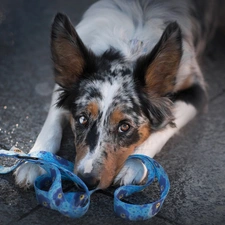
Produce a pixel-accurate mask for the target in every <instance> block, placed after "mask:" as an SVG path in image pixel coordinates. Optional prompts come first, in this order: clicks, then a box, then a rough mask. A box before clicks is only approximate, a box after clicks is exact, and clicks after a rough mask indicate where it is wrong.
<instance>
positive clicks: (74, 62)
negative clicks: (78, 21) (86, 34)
mask: <svg viewBox="0 0 225 225" xmlns="http://www.w3.org/2000/svg"><path fill="white" fill-rule="evenodd" d="M51 52H52V59H53V62H54V68H55V80H56V83H58V84H59V85H60V86H62V87H63V88H70V87H71V86H72V85H73V84H74V83H75V82H76V81H77V80H78V79H79V77H80V76H81V75H82V74H83V73H84V71H85V70H87V69H89V70H90V69H93V68H94V67H95V65H94V62H95V60H94V57H95V56H94V54H93V53H92V52H91V51H90V50H88V49H87V48H86V47H85V45H84V44H83V42H82V40H81V39H80V37H79V36H78V34H77V32H76V30H75V29H74V27H73V25H72V24H71V22H70V20H69V19H68V17H67V16H66V15H64V14H61V13H58V14H57V15H56V16H55V19H54V22H53V24H52V32H51ZM87 65H88V66H87Z"/></svg>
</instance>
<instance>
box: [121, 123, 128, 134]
mask: <svg viewBox="0 0 225 225" xmlns="http://www.w3.org/2000/svg"><path fill="white" fill-rule="evenodd" d="M129 129H130V125H129V124H127V123H123V124H121V125H120V126H119V129H118V131H119V132H120V133H122V132H126V131H128V130H129Z"/></svg>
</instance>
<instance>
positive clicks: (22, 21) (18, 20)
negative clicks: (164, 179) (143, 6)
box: [0, 0, 225, 225]
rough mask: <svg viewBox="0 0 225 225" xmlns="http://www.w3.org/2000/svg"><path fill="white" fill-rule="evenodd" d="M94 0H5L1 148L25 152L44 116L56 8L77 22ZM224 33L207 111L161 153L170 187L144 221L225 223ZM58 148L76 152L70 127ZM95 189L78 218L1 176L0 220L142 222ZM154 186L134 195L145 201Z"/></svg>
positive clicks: (215, 50) (213, 58)
mask: <svg viewBox="0 0 225 225" xmlns="http://www.w3.org/2000/svg"><path fill="white" fill-rule="evenodd" d="M92 2H94V1H91V0H86V1H82V2H81V1H72V0H70V1H66V4H65V1H62V0H55V1H44V0H40V1H26V0H18V1H13V0H1V1H0V147H6V148H9V147H10V146H12V145H16V146H18V147H20V148H22V149H24V150H25V151H28V150H29V149H30V148H31V147H32V145H33V143H34V140H35V138H36V136H37V135H38V132H39V131H40V129H41V126H42V124H43V122H44V120H45V117H46V114H47V111H48V107H49V104H50V99H51V89H52V87H53V85H54V83H53V74H52V70H51V60H50V51H49V29H50V24H51V21H52V18H53V16H54V14H55V13H56V12H57V11H61V12H64V13H66V14H68V15H69V16H70V17H71V20H72V21H73V22H74V23H75V24H76V23H77V22H78V21H79V20H80V18H81V16H82V13H83V12H84V10H85V9H86V8H87V7H88V6H89V5H90V4H91V3H92ZM224 40H225V37H224V36H223V34H221V33H218V34H217V36H216V38H215V39H214V40H213V41H212V43H211V44H210V48H209V51H208V52H207V54H206V55H205V57H204V58H203V60H202V66H203V72H204V74H205V77H206V80H207V82H208V84H209V85H208V86H209V100H210V101H209V109H208V113H207V114H204V115H200V116H198V118H196V119H195V120H194V121H192V122H191V123H190V124H189V125H188V126H187V127H185V128H184V129H182V131H181V132H180V134H179V135H177V136H175V137H174V138H172V139H171V141H170V142H169V143H168V144H167V145H166V146H165V147H164V149H163V151H162V152H161V153H160V154H159V155H158V156H157V157H156V159H157V160H158V161H159V162H160V163H161V164H162V165H163V167H164V168H165V170H166V171H167V173H168V175H169V177H170V181H171V190H170V193H169V195H168V198H167V199H166V201H165V203H164V206H163V208H162V210H161V211H160V213H159V214H158V215H157V216H156V217H154V218H153V219H151V220H149V221H145V222H142V224H156V225H157V224H159V225H164V224H165V225H168V224H175V225H178V224H179V225H186V224H187V225H189V224H196V225H199V224H204V225H207V224H209V225H213V224H217V225H222V224H225V173H224V164H225V129H224V127H225V118H224V116H225V94H224V92H225V63H224V62H225V41H224ZM60 154H61V155H62V156H63V157H65V158H67V159H70V160H73V158H74V154H75V153H74V146H73V141H72V133H71V131H70V129H69V128H68V127H67V128H66V130H65V133H64V138H63V143H62V151H60ZM107 193H108V194H104V193H96V194H95V195H94V196H93V197H92V201H91V206H90V210H89V211H88V213H87V214H86V215H85V216H84V217H82V218H80V219H77V220H72V219H69V218H66V217H64V216H62V215H59V213H57V212H55V211H52V210H48V209H44V208H42V207H40V206H38V205H37V203H36V200H35V197H34V192H33V190H32V189H31V190H28V191H24V190H22V189H20V188H18V187H17V186H15V184H14V180H13V176H12V175H11V174H9V175H0V224H1V225H6V224H16V225H17V224H31V225H32V224H139V223H134V222H127V221H124V220H122V219H120V218H118V217H116V216H115V214H114V213H113V199H112V197H111V196H110V194H111V193H112V189H109V190H107ZM152 196H154V194H153V192H152V188H149V189H146V190H145V191H143V192H142V193H140V194H138V195H136V196H134V197H133V198H131V199H129V200H130V201H134V202H136V203H137V202H143V201H145V200H146V199H149V198H152Z"/></svg>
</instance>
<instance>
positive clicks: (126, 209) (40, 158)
mask: <svg viewBox="0 0 225 225" xmlns="http://www.w3.org/2000/svg"><path fill="white" fill-rule="evenodd" d="M0 157H10V158H16V159H18V161H17V162H16V163H15V165H13V166H11V167H4V166H1V165H0V174H6V173H8V172H11V171H13V170H14V169H16V168H17V167H18V166H20V165H21V164H23V163H25V162H29V163H34V164H37V165H39V166H40V167H42V168H43V169H44V170H45V171H46V173H45V174H43V175H41V176H39V177H38V178H37V179H36V180H35V183H34V188H35V193H36V198H37V201H38V202H39V203H40V204H41V205H43V206H44V207H47V208H51V209H54V210H57V211H59V212H60V213H62V214H63V215H66V216H69V217H73V218H78V217H81V216H83V215H84V214H85V213H86V212H87V210H88V208H89V205H90V196H91V194H92V193H93V192H94V191H95V190H91V191H89V190H88V188H87V186H86V185H85V183H84V182H83V181H82V180H81V179H80V178H79V177H78V176H76V175H75V174H74V173H73V172H72V171H73V166H74V165H73V163H72V162H70V161H67V160H65V159H63V158H61V157H59V156H56V155H54V154H52V153H50V152H46V151H41V152H32V153H30V154H25V153H24V152H22V151H21V150H19V149H11V150H10V151H6V150H0ZM132 158H135V159H140V160H141V161H142V162H143V164H144V165H145V166H146V168H147V170H148V175H147V181H146V183H145V184H144V185H126V186H121V187H119V188H118V189H116V191H115V192H114V211H115V213H116V214H117V215H118V216H120V217H122V218H125V219H128V220H146V219H149V218H151V217H153V216H154V215H156V214H157V213H158V212H159V210H160V209H161V207H162V204H163V202H164V200H165V198H166V196H167V194H168V192H169V188H170V184H169V179H168V176H167V174H166V173H165V171H164V169H163V168H162V166H160V164H159V163H157V162H156V161H155V160H154V159H151V158H150V157H147V156H144V155H131V156H129V158H128V159H132ZM155 178H157V180H158V183H159V186H160V198H159V199H158V200H156V201H155V202H152V203H149V204H143V205H134V204H129V203H125V202H123V201H122V200H121V199H122V198H123V197H128V196H130V195H131V194H133V193H136V192H139V191H141V190H143V189H144V188H146V187H148V186H149V185H150V184H151V183H152V182H153V181H154V179H155ZM64 179H66V180H70V181H72V182H74V183H75V184H77V185H78V186H79V189H81V191H77V192H66V193H64V191H63V188H62V180H64Z"/></svg>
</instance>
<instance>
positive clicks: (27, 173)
mask: <svg viewBox="0 0 225 225" xmlns="http://www.w3.org/2000/svg"><path fill="white" fill-rule="evenodd" d="M43 173H45V170H44V169H42V168H41V167H39V166H38V165H35V164H31V163H27V162H26V163H24V164H22V165H21V166H20V167H18V168H17V169H16V171H15V172H14V175H15V180H16V184H17V185H19V186H20V187H21V188H25V189H26V188H30V187H31V186H33V184H34V181H35V179H36V178H37V177H38V176H40V175H42V174H43Z"/></svg>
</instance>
